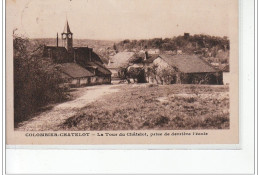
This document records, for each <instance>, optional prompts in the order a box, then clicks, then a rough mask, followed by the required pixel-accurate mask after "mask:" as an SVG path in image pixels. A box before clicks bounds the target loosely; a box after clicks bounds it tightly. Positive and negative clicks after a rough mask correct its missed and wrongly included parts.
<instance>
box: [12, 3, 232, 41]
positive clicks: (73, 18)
mask: <svg viewBox="0 0 260 175" xmlns="http://www.w3.org/2000/svg"><path fill="white" fill-rule="evenodd" d="M185 1H186V0H185ZM9 3H10V5H12V2H11V1H10V2H9ZM79 4H80V6H79ZM187 4H188V5H187ZM202 4H203V5H202ZM204 5H205V7H207V8H204ZM79 7H80V8H79ZM13 8H14V9H13V11H14V14H13V15H15V16H16V18H15V19H16V21H15V22H14V26H13V27H14V28H16V29H17V31H16V32H17V33H19V34H22V35H25V36H26V37H28V38H54V37H55V36H56V33H57V32H62V30H63V26H64V23H65V21H66V18H67V19H68V21H69V22H70V26H71V30H72V31H73V32H74V33H75V35H74V38H75V39H93V40H124V39H130V40H133V39H152V38H171V37H174V36H179V35H183V33H184V32H187V33H190V34H191V35H194V34H205V35H211V36H220V37H223V36H230V30H229V27H228V21H229V20H230V19H229V16H228V9H229V2H226V1H225V2H222V1H215V0H214V1H210V2H209V1H207V0H200V1H196V3H193V2H190V3H183V2H182V3H180V2H178V1H174V0H173V1H163V2H160V1H153V2H152V3H151V2H150V3H148V1H140V2H139V1H136V0H134V1H126V2H121V1H117V0H110V1H99V0H98V1H93V0H89V1H60V0H58V1H48V0H47V1H38V0H36V1H27V0H21V1H19V2H16V3H15V5H14V6H13ZM34 9H38V10H37V12H36V11H35V10H34ZM159 9H160V11H159ZM187 10H188V11H190V12H191V13H186V11H187ZM38 11H39V13H38ZM216 14H218V15H216ZM169 21H172V22H169ZM202 24H203V25H202ZM223 26H226V27H223Z"/></svg>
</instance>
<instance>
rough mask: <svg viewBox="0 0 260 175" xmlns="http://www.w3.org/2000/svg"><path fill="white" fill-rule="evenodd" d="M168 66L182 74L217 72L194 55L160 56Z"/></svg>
mask: <svg viewBox="0 0 260 175" xmlns="http://www.w3.org/2000/svg"><path fill="white" fill-rule="evenodd" d="M160 57H161V58H162V59H163V60H164V61H165V62H167V63H168V64H169V65H170V66H173V67H176V68H177V69H178V70H179V71H180V72H183V73H203V72H218V71H219V70H218V69H215V68H214V67H213V66H211V65H210V64H209V63H207V62H206V61H204V60H203V59H201V58H199V57H198V56H196V55H160Z"/></svg>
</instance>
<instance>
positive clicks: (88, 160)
mask: <svg viewBox="0 0 260 175" xmlns="http://www.w3.org/2000/svg"><path fill="white" fill-rule="evenodd" d="M256 1H257V0H256ZM253 11H254V1H253V0H240V15H241V17H240V24H241V25H240V31H241V32H240V49H241V52H240V88H241V89H240V97H241V98H240V116H241V118H240V119H241V120H240V123H241V125H240V126H241V128H240V131H241V133H240V138H241V150H212V151H210V150H142V151H141V150H106V151H105V150H27V149H7V150H6V170H7V173H8V174H14V173H19V174H21V173H25V174H28V173H33V174H36V173H41V174H46V173H51V174H55V173H58V174H65V173H66V174H81V173H84V174H85V173H100V174H104V173H106V174H109V173H113V174H114V173H128V174H129V173H153V174H155V173H160V174H162V173H175V174H177V173H178V174H179V173H182V174H183V173H184V174H194V173H196V174H209V173H214V174H223V173H225V174H253V173H254V144H255V143H254V129H253V126H254V117H253V116H254V105H253V102H254V89H253V88H254V70H253V67H254V60H253V58H254V16H253Z"/></svg>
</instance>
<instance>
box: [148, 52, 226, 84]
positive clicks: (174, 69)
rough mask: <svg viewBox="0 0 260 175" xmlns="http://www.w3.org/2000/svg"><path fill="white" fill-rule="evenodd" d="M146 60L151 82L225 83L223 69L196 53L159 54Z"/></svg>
mask: <svg viewBox="0 0 260 175" xmlns="http://www.w3.org/2000/svg"><path fill="white" fill-rule="evenodd" d="M151 61H152V63H153V64H148V63H149V62H151ZM146 62H147V65H146V66H145V70H146V80H147V82H149V83H159V84H165V83H166V84H169V83H180V84H223V74H222V71H220V70H218V69H216V68H214V67H213V66H211V65H210V64H209V63H207V62H206V61H204V60H203V59H201V58H199V57H197V56H196V55H159V56H158V57H157V58H156V59H154V58H153V60H149V59H148V60H147V61H146Z"/></svg>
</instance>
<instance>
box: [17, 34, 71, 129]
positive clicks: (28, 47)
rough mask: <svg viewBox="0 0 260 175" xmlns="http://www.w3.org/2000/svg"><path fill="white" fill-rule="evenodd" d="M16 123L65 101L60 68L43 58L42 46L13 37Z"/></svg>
mask: <svg viewBox="0 0 260 175" xmlns="http://www.w3.org/2000/svg"><path fill="white" fill-rule="evenodd" d="M13 49H14V50H13V51H14V121H15V123H16V124H17V123H18V122H20V121H23V120H26V119H28V118H29V117H30V115H31V114H33V113H34V112H36V111H37V110H39V108H40V107H42V106H44V105H47V104H49V103H53V102H57V101H61V100H63V99H65V98H66V96H67V94H66V89H65V88H64V87H61V86H60V85H61V84H62V83H63V79H62V78H61V75H60V71H59V65H56V64H54V63H53V62H52V61H51V60H49V59H45V58H42V52H43V46H42V45H38V44H37V45H33V44H31V43H30V41H29V39H28V38H24V37H21V36H18V35H15V34H14V38H13Z"/></svg>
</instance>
